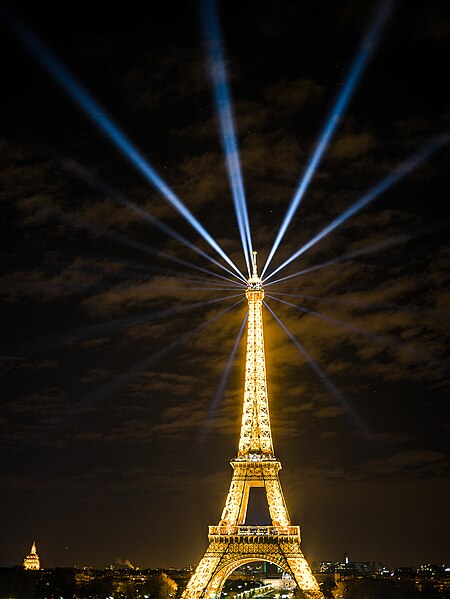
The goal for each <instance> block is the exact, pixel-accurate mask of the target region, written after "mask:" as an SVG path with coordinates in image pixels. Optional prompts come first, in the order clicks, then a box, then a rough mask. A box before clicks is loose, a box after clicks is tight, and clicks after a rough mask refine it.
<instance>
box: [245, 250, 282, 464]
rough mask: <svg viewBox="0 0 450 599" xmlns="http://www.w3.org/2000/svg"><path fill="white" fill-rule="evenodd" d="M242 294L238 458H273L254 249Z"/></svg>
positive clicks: (260, 289)
mask: <svg viewBox="0 0 450 599" xmlns="http://www.w3.org/2000/svg"><path fill="white" fill-rule="evenodd" d="M245 295H246V296H247V300H248V322H247V354H246V361H245V389H244V405H243V412H242V424H241V436H240V439H239V451H238V459H241V460H242V459H250V460H262V459H274V457H273V445H272V433H271V430H270V418H269V402H268V396H267V380H266V360H265V355H264V330H263V319H262V302H263V299H264V287H263V284H262V281H261V279H260V278H259V276H258V269H257V265H256V252H253V273H252V276H251V277H250V278H249V279H248V285H247V290H246V292H245Z"/></svg>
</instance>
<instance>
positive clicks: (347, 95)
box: [261, 0, 393, 277]
mask: <svg viewBox="0 0 450 599" xmlns="http://www.w3.org/2000/svg"><path fill="white" fill-rule="evenodd" d="M392 4H393V3H392V0H385V1H384V2H383V3H382V4H381V5H380V6H379V7H378V10H377V12H376V15H375V18H374V19H373V21H372V24H371V26H370V28H369V30H368V31H367V33H366V35H365V36H364V39H363V42H362V44H361V47H360V49H359V52H358V54H357V56H356V59H355V61H354V62H353V64H352V66H351V68H350V71H349V73H348V75H347V79H346V81H345V84H344V86H343V87H342V90H341V91H340V93H339V95H338V96H337V98H336V100H335V102H334V104H333V106H332V108H331V111H330V113H329V115H328V118H327V120H326V122H325V125H324V127H323V129H322V131H321V132H320V136H319V139H318V141H317V143H316V146H315V148H314V151H313V153H312V155H311V157H310V159H309V162H308V164H307V166H306V169H305V171H304V173H303V177H302V178H301V179H300V182H299V184H298V187H297V189H296V191H295V194H294V197H293V198H292V200H291V203H290V204H289V208H288V210H287V212H286V214H285V217H284V219H283V222H282V223H281V227H280V230H279V231H278V234H277V236H276V238H275V241H274V244H273V246H272V249H271V250H270V253H269V256H268V258H267V261H266V263H265V265H264V268H263V271H262V273H261V277H263V276H264V273H265V272H266V270H267V268H268V266H269V264H270V262H271V261H272V258H273V257H274V255H275V252H276V251H277V249H278V246H279V245H280V243H281V240H282V239H283V237H284V234H285V233H286V230H287V228H288V226H289V225H290V223H291V221H292V218H293V216H294V214H295V212H296V210H297V208H298V206H299V204H300V202H301V200H302V199H303V196H304V195H305V192H306V190H307V189H308V186H309V184H310V182H311V179H312V178H313V176H314V173H315V172H316V170H317V167H318V166H319V163H320V161H321V159H322V156H323V155H324V153H325V150H326V149H327V147H328V144H329V143H330V140H331V138H332V136H333V134H334V132H335V131H336V128H337V126H338V125H339V123H340V121H341V119H342V116H343V114H344V112H345V109H346V108H347V105H348V103H349V102H350V99H351V97H352V95H353V92H354V91H355V88H356V85H357V83H358V81H359V79H360V78H361V75H362V73H363V71H364V68H365V67H366V65H367V63H368V62H369V59H370V58H371V56H372V55H373V53H374V50H375V47H376V43H377V41H378V39H379V37H380V34H381V32H382V29H383V26H384V24H385V22H386V21H387V19H388V17H389V15H390V13H391V9H392Z"/></svg>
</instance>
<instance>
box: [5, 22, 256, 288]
mask: <svg viewBox="0 0 450 599" xmlns="http://www.w3.org/2000/svg"><path fill="white" fill-rule="evenodd" d="M8 18H9V20H10V22H11V25H12V26H13V27H14V30H15V32H16V33H17V35H18V37H19V38H20V40H21V41H22V42H23V43H24V45H25V46H26V47H27V48H28V49H29V50H30V51H31V53H32V54H33V55H34V56H35V58H36V59H37V60H38V61H39V63H40V64H41V65H42V66H43V67H45V68H46V69H47V71H48V72H49V73H50V74H51V75H52V77H53V78H54V80H55V81H56V82H57V83H58V85H59V86H60V87H61V88H62V89H64V90H65V91H66V92H67V93H68V95H69V97H70V98H71V99H72V100H73V101H74V102H75V104H77V106H79V108H81V110H82V111H83V112H84V113H85V114H86V115H87V116H88V117H89V118H90V120H91V121H92V122H93V123H94V124H95V125H96V126H97V127H98V129H99V130H100V131H102V133H104V134H105V136H106V137H107V138H108V139H109V140H110V141H112V142H113V144H114V145H115V146H116V148H117V149H118V150H119V151H120V152H121V154H122V155H123V156H124V157H125V158H126V159H127V160H128V161H129V162H130V163H131V164H132V165H133V166H134V167H135V168H136V169H137V170H138V171H139V172H140V173H141V175H143V177H144V178H145V179H146V180H147V181H148V182H149V183H150V184H151V185H152V186H153V187H155V188H156V189H157V190H158V191H159V192H160V193H161V195H162V196H163V197H164V198H165V200H166V201H167V202H168V203H169V204H170V205H171V206H172V207H173V208H175V210H177V212H178V213H179V214H181V216H183V218H184V219H185V220H186V221H187V222H188V223H189V224H190V225H191V226H192V227H193V228H194V229H195V230H196V231H197V233H199V234H200V235H201V237H203V239H204V240H205V241H206V242H207V243H208V244H209V245H210V246H211V247H212V248H213V249H214V250H215V251H216V252H217V253H218V254H219V255H220V256H221V257H222V258H223V259H224V260H225V262H227V263H228V265H229V266H231V268H232V269H233V270H234V271H235V272H236V273H237V274H238V275H239V277H240V278H241V279H243V281H244V282H245V283H246V282H247V281H246V279H245V277H244V275H243V274H242V273H241V271H240V270H239V268H238V267H237V266H236V265H235V264H234V262H233V261H232V260H231V258H230V257H229V256H228V255H227V254H226V253H225V252H224V250H223V249H222V248H221V247H220V246H219V244H218V243H217V242H216V241H215V239H213V237H212V236H211V235H210V234H209V233H208V231H206V229H205V228H204V227H203V225H202V224H201V223H200V222H199V221H198V220H197V218H196V217H195V216H194V215H193V214H192V213H191V212H190V210H189V209H188V208H187V206H186V205H185V204H184V203H183V202H182V201H181V199H180V198H179V197H178V196H177V195H176V194H175V193H174V192H173V191H172V189H171V188H170V187H169V186H168V185H167V183H166V182H165V181H164V180H163V179H162V178H161V176H160V175H159V174H158V172H157V171H156V170H155V168H154V167H153V166H152V165H151V164H150V162H148V160H147V159H146V158H145V157H144V156H143V154H142V153H141V152H140V151H139V150H138V149H137V147H136V146H135V145H134V144H133V143H132V142H131V140H130V139H129V138H128V137H127V135H126V134H125V133H124V132H123V131H122V130H121V129H120V128H119V126H118V125H117V124H116V123H115V122H114V121H113V119H112V117H110V116H109V115H108V114H107V113H106V111H105V110H104V109H103V108H102V107H101V106H100V104H99V103H98V102H97V100H95V99H94V97H93V96H92V95H91V94H90V93H89V92H88V91H87V90H86V89H85V88H84V87H83V85H82V84H81V83H80V82H79V81H77V79H76V78H75V77H74V76H73V75H72V74H71V73H70V72H69V70H68V69H67V68H65V67H64V66H63V64H62V63H61V62H60V61H59V60H58V59H57V58H56V57H55V56H54V54H53V53H52V52H51V51H50V49H49V48H47V47H46V46H45V45H44V43H42V42H41V41H40V40H39V39H38V38H37V37H36V36H35V35H34V34H33V33H32V32H31V31H30V29H29V28H28V27H26V26H25V25H24V24H23V23H21V22H20V21H19V20H18V19H17V18H16V17H13V16H12V15H9V16H8Z"/></svg>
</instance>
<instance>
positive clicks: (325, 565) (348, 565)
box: [318, 553, 384, 575]
mask: <svg viewBox="0 0 450 599" xmlns="http://www.w3.org/2000/svg"><path fill="white" fill-rule="evenodd" d="M383 570H384V568H383V564H382V563H380V562H351V561H350V559H349V556H348V553H344V557H343V560H342V561H341V562H320V565H319V570H318V571H319V572H320V573H323V574H338V573H339V574H344V575H345V574H351V575H354V574H375V573H381V572H383Z"/></svg>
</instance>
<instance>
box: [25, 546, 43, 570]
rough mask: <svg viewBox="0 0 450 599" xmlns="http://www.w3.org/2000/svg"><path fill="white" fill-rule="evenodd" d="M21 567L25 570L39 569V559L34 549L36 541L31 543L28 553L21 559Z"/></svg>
mask: <svg viewBox="0 0 450 599" xmlns="http://www.w3.org/2000/svg"><path fill="white" fill-rule="evenodd" d="M23 567H24V568H25V570H40V569H41V562H40V561H39V556H38V554H37V551H36V543H33V545H32V546H31V551H30V553H29V554H28V555H27V556H26V557H25V559H24V560H23Z"/></svg>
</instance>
